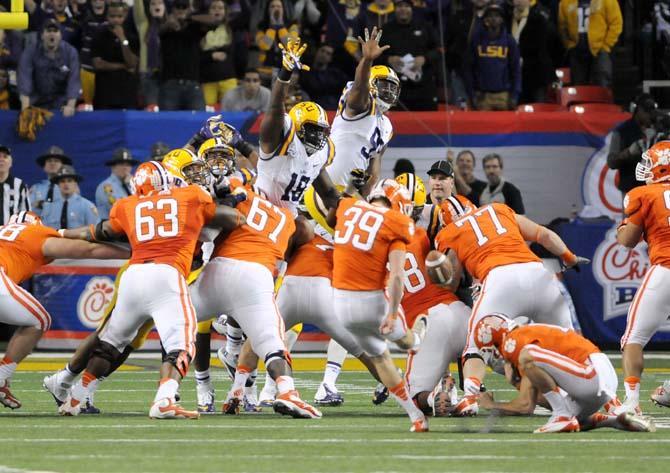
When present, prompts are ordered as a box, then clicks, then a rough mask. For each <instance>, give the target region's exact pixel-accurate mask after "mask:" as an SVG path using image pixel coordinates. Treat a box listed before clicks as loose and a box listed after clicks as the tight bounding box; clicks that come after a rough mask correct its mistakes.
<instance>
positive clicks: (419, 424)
mask: <svg viewBox="0 0 670 473" xmlns="http://www.w3.org/2000/svg"><path fill="white" fill-rule="evenodd" d="M409 431H410V432H428V419H426V418H425V417H424V418H423V419H419V420H415V421H414V422H413V423H412V427H410V429H409Z"/></svg>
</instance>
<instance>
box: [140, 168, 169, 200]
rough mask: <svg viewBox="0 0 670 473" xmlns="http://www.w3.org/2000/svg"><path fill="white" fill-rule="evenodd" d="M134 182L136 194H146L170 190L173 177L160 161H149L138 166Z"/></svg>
mask: <svg viewBox="0 0 670 473" xmlns="http://www.w3.org/2000/svg"><path fill="white" fill-rule="evenodd" d="M132 183H133V186H134V188H135V194H136V195H139V196H146V195H151V194H153V193H154V192H161V191H167V190H169V189H170V188H171V187H172V183H173V178H172V177H171V176H170V175H169V174H168V172H167V171H166V170H165V168H164V167H163V165H162V164H161V163H159V162H158V161H147V162H146V163H142V164H140V165H139V166H138V167H137V170H135V175H134V176H133V180H132Z"/></svg>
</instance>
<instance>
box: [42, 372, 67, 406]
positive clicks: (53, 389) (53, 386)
mask: <svg viewBox="0 0 670 473" xmlns="http://www.w3.org/2000/svg"><path fill="white" fill-rule="evenodd" d="M42 386H43V387H44V389H46V390H47V391H48V392H49V394H51V396H52V397H53V398H54V401H56V406H57V407H60V406H61V404H63V403H64V402H65V401H66V400H67V397H68V396H69V395H70V389H71V388H72V385H71V384H65V383H59V382H58V373H55V374H52V375H51V376H45V377H44V380H43V381H42Z"/></svg>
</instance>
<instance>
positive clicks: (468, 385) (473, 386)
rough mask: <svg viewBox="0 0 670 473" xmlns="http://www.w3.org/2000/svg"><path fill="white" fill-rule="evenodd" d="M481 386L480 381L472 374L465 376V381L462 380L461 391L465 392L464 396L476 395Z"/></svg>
mask: <svg viewBox="0 0 670 473" xmlns="http://www.w3.org/2000/svg"><path fill="white" fill-rule="evenodd" d="M481 387H482V382H481V381H480V380H478V379H477V378H475V377H474V376H471V377H469V378H465V381H464V382H463V391H464V392H465V395H466V396H478V395H479V393H480V390H481Z"/></svg>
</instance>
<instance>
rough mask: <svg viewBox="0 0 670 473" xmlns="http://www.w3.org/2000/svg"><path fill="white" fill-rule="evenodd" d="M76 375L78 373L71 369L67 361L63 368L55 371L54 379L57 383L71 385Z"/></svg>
mask: <svg viewBox="0 0 670 473" xmlns="http://www.w3.org/2000/svg"><path fill="white" fill-rule="evenodd" d="M80 373H81V372H80ZM77 376H79V373H75V372H74V371H72V369H71V368H70V364H69V363H68V364H67V365H66V366H65V368H63V369H62V370H60V371H59V372H58V373H56V380H57V382H58V384H65V385H72V384H73V383H74V382H75V380H76V379H77Z"/></svg>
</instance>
